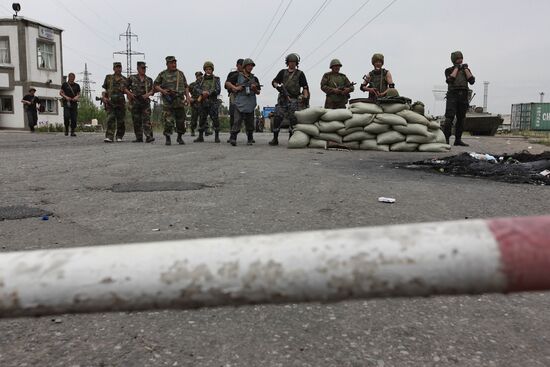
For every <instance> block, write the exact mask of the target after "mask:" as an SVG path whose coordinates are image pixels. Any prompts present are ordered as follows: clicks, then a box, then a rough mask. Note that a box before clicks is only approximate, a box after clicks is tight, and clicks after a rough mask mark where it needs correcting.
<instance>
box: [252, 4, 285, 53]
mask: <svg viewBox="0 0 550 367" xmlns="http://www.w3.org/2000/svg"><path fill="white" fill-rule="evenodd" d="M293 1H294V0H290V1H289V2H288V4H287V6H286V8H285V10H284V11H283V14H281V16H280V17H279V20H278V21H277V24H275V28H273V30H272V31H271V34H270V35H269V37H267V39H266V40H265V43H264V46H263V47H262V49H261V50H260V53H259V54H258V55H257V56H256V58H259V57H260V55H261V54H262V52H264V50H265V47H266V46H267V44H268V43H269V41H270V40H271V37H273V34H274V33H275V31H276V30H277V27H279V24H280V23H281V21H282V20H283V17H284V16H285V14H286V12H287V11H288V8H290V5H291V4H292V2H293Z"/></svg>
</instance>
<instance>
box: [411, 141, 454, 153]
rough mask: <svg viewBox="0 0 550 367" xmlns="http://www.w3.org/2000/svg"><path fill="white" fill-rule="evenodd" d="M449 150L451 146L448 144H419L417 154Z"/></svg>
mask: <svg viewBox="0 0 550 367" xmlns="http://www.w3.org/2000/svg"><path fill="white" fill-rule="evenodd" d="M449 150H451V146H450V145H449V144H441V143H429V144H420V145H419V146H418V151H419V152H448V151H449Z"/></svg>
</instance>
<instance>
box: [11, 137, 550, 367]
mask: <svg viewBox="0 0 550 367" xmlns="http://www.w3.org/2000/svg"><path fill="white" fill-rule="evenodd" d="M209 138H210V139H209V140H208V139H207V142H206V143H204V144H192V143H191V138H190V137H186V142H187V143H188V144H186V145H184V146H178V145H173V146H171V147H166V146H164V145H163V144H162V142H161V141H157V142H155V143H154V144H133V143H130V142H129V140H131V137H130V136H127V138H126V142H124V143H117V144H104V143H103V142H102V136H101V135H100V134H80V135H79V136H78V137H76V138H71V137H65V136H63V135H62V134H30V133H23V132H0V160H1V168H0V182H1V188H0V207H7V206H12V205H25V206H28V207H32V208H41V209H44V210H46V211H49V212H52V213H53V216H52V217H50V218H49V220H47V221H43V220H40V218H37V217H32V218H27V219H17V220H4V221H0V245H1V251H17V250H29V249H41V248H56V247H71V246H82V245H83V246H94V245H103V244H114V243H130V242H144V241H156V240H169V239H189V238H200V237H215V236H233V235H243V234H260V233H262V234H265V233H275V232H288V231H298V230H312V229H331V228H346V227H357V226H370V225H384V224H397V223H410V222H427V221H442V220H453V219H465V218H486V217H500V216H524V215H540V214H548V209H549V205H548V203H549V202H550V190H549V188H548V187H541V186H529V185H514V184H506V183H499V182H493V181H486V180H481V179H472V178H463V177H449V176H444V175H439V174H435V173H428V172H421V171H411V170H404V169H396V168H393V166H392V164H393V163H395V162H407V161H417V160H420V159H424V158H430V157H440V156H445V155H447V154H440V153H384V152H365V151H353V152H343V151H322V150H288V149H286V147H285V146H284V145H285V144H283V145H281V146H279V147H275V148H273V147H269V146H268V145H267V141H268V140H269V139H270V136H269V135H267V134H259V135H257V137H256V140H257V144H256V145H255V146H252V147H249V146H246V145H245V144H244V141H245V137H244V136H242V134H241V136H240V137H239V138H240V139H241V140H240V141H239V145H238V146H237V147H231V146H229V145H228V144H226V143H225V140H226V138H227V136H222V141H223V142H224V143H222V144H214V143H213V142H212V140H213V139H211V137H209ZM282 140H284V139H282ZM466 141H467V142H468V143H470V144H471V147H470V148H461V149H457V150H455V151H457V152H458V151H476V152H487V153H504V152H508V153H512V152H519V151H521V150H523V149H528V147H531V149H530V151H532V152H534V153H540V152H542V151H543V150H544V148H545V147H543V146H540V145H532V144H530V143H528V142H527V141H526V140H524V139H520V138H501V137H491V138H473V137H470V138H467V139H466ZM546 148H547V147H546ZM547 149H548V148H547ZM121 188H122V190H121ZM171 188H177V189H184V188H187V189H189V188H191V189H193V190H184V191H155V190H157V189H158V190H167V189H171ZM128 189H130V190H128ZM136 189H140V190H141V191H138V192H134V191H135V190H136ZM144 189H146V190H145V191H143V190H144ZM379 196H389V197H394V198H396V199H397V202H396V203H395V204H393V205H387V204H381V203H378V201H377V198H378V197H379ZM153 229H159V231H153ZM549 365H550V293H531V294H516V295H507V296H506V295H484V296H462V297H432V298H422V299H378V300H368V301H349V302H341V303H337V304H300V305H294V304H292V305H273V306H248V307H239V308H233V307H228V308H213V309H202V310H193V311H159V312H135V313H108V314H95V315H62V316H56V317H40V318H33V319H25V318H23V319H5V320H0V366H377V367H381V366H549Z"/></svg>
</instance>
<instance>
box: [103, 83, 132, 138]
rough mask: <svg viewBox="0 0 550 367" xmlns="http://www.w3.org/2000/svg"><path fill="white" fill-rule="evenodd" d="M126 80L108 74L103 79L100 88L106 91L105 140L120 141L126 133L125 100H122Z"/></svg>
mask: <svg viewBox="0 0 550 367" xmlns="http://www.w3.org/2000/svg"><path fill="white" fill-rule="evenodd" d="M126 84H127V79H126V78H125V77H123V76H122V75H120V76H117V75H115V74H109V75H107V76H106V77H105V81H104V82H103V86H102V88H103V89H105V90H106V91H107V98H108V99H109V104H108V105H105V111H107V131H105V138H108V139H111V140H114V137H115V134H116V138H117V139H122V137H123V136H124V133H125V132H126V126H125V124H124V123H125V122H124V118H125V117H126V100H125V98H124V89H126Z"/></svg>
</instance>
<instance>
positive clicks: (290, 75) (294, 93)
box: [269, 54, 309, 145]
mask: <svg viewBox="0 0 550 367" xmlns="http://www.w3.org/2000/svg"><path fill="white" fill-rule="evenodd" d="M285 62H286V65H287V68H286V69H283V70H281V71H279V73H278V74H277V76H276V77H275V79H273V81H272V82H271V85H272V86H273V88H275V89H277V90H278V91H279V97H278V98H277V105H276V106H275V119H274V122H273V140H271V141H270V142H269V145H278V144H279V131H280V130H281V124H282V123H283V119H284V118H285V116H286V117H287V118H288V121H289V124H290V126H289V128H288V132H289V135H290V136H292V132H293V129H294V125H296V124H297V121H296V117H295V116H294V112H296V111H300V110H301V109H303V108H304V107H307V106H306V104H307V102H306V101H307V100H308V99H309V88H308V85H307V80H306V75H305V74H304V72H303V71H301V70H298V63H299V62H300V57H299V56H298V55H297V54H290V55H288V56H287V57H286V59H285Z"/></svg>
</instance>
